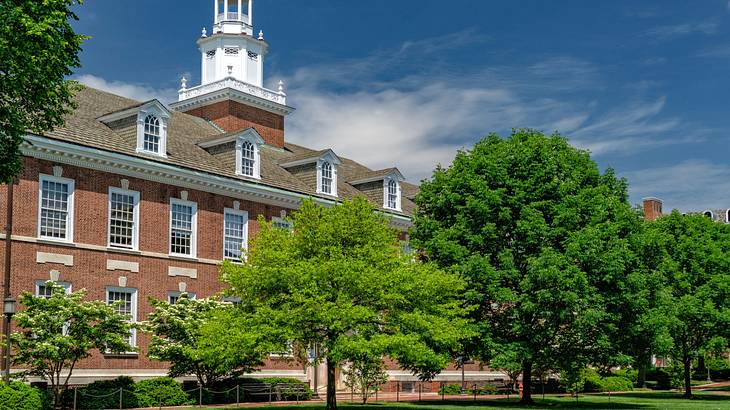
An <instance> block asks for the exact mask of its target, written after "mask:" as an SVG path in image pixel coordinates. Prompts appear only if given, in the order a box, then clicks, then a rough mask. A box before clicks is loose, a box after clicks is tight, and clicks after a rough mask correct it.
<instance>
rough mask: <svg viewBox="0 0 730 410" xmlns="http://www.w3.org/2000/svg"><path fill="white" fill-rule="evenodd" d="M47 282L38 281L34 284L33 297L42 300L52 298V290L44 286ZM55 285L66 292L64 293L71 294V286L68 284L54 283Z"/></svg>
mask: <svg viewBox="0 0 730 410" xmlns="http://www.w3.org/2000/svg"><path fill="white" fill-rule="evenodd" d="M46 283H47V282H45V281H42V280H39V281H36V283H35V295H36V296H38V297H42V298H50V297H51V296H53V293H52V291H53V288H52V287H50V286H48V285H47V284H46ZM56 285H61V286H63V288H64V289H65V290H66V293H67V294H68V293H71V284H70V283H68V282H56Z"/></svg>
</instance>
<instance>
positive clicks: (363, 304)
mask: <svg viewBox="0 0 730 410" xmlns="http://www.w3.org/2000/svg"><path fill="white" fill-rule="evenodd" d="M260 222H261V224H262V229H261V231H260V232H259V233H258V235H257V236H256V238H255V239H254V240H253V241H252V243H251V250H250V252H249V254H248V255H247V258H246V259H245V261H244V263H243V265H241V266H238V265H234V264H232V263H226V264H224V266H223V269H222V270H223V274H224V277H225V279H226V281H227V282H228V283H229V284H230V286H231V293H232V294H233V295H236V296H239V297H240V298H241V300H242V304H241V308H242V309H244V310H246V311H248V312H249V313H250V314H251V315H253V316H254V317H256V318H258V320H260V321H262V322H266V323H270V324H271V325H272V326H276V327H278V328H280V329H285V330H286V335H285V336H284V337H286V338H288V339H289V340H290V341H291V342H293V343H295V344H296V345H299V346H315V345H316V346H317V347H318V350H319V356H318V358H319V359H320V360H324V361H326V363H327V408H328V409H329V410H334V409H336V407H337V402H336V397H335V388H336V385H335V383H336V380H335V371H336V369H337V368H338V366H340V365H341V364H343V363H345V362H351V361H356V360H358V359H359V358H361V357H363V356H367V357H384V356H389V357H391V358H392V359H394V360H395V361H396V362H398V363H399V365H400V366H401V367H403V368H404V369H408V370H411V371H413V372H414V373H415V374H418V375H420V376H421V377H422V378H424V379H429V378H431V377H433V376H434V375H435V374H436V373H438V372H439V371H440V370H441V369H443V368H444V367H445V366H446V365H447V364H448V362H449V358H450V357H451V355H452V354H454V352H457V351H459V348H460V347H459V342H460V339H461V338H462V335H464V334H465V332H466V331H467V323H466V322H465V320H464V319H462V313H463V312H462V308H461V307H460V302H459V301H458V296H459V293H460V292H461V291H462V289H463V282H462V280H461V279H460V278H459V277H458V276H456V275H453V274H449V273H446V272H444V271H442V270H439V269H437V268H436V267H435V266H433V265H430V264H423V263H420V262H417V261H414V260H413V258H412V257H410V256H407V255H401V251H400V247H399V244H398V241H397V235H396V233H395V231H393V230H392V229H391V228H389V227H388V224H387V220H386V219H385V218H384V217H383V216H381V215H379V214H377V213H376V212H375V209H374V208H373V207H372V206H371V205H370V204H369V203H368V202H367V200H365V199H364V198H356V199H354V200H353V201H345V202H344V203H343V204H341V205H337V206H333V207H331V208H326V207H322V206H318V205H316V204H314V203H313V202H312V201H305V202H304V203H303V205H302V207H301V208H300V209H299V210H298V211H297V212H294V214H293V223H294V230H293V231H291V232H290V231H288V230H282V229H276V228H274V227H272V226H271V225H270V224H268V223H266V222H265V221H263V220H261V221H260Z"/></svg>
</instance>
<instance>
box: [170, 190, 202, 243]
mask: <svg viewBox="0 0 730 410" xmlns="http://www.w3.org/2000/svg"><path fill="white" fill-rule="evenodd" d="M173 204H177V205H182V206H189V207H191V208H192V219H191V230H192V234H191V235H190V255H186V254H181V253H174V252H173V251H172V205H173ZM168 223H169V225H168V228H169V229H168V234H167V240H168V242H169V243H168V245H169V246H168V248H167V249H168V251H169V253H170V256H175V257H181V258H197V255H198V204H197V203H195V202H192V201H183V200H182V199H177V198H170V211H169V218H168Z"/></svg>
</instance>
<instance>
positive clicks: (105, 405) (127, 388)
mask: <svg viewBox="0 0 730 410" xmlns="http://www.w3.org/2000/svg"><path fill="white" fill-rule="evenodd" d="M120 388H121V389H124V392H123V393H122V406H123V407H124V408H127V409H128V408H135V407H139V406H137V397H136V396H135V395H134V380H132V378H131V377H127V376H119V377H117V378H116V379H114V380H100V381H96V382H93V383H91V384H89V385H87V386H85V387H82V388H80V389H79V391H78V400H79V401H78V405H79V408H80V409H118V408H119V389H120Z"/></svg>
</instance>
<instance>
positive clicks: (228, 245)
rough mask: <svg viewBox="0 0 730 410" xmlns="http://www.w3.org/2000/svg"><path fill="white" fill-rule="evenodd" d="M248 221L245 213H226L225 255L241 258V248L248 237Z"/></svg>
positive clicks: (231, 257)
mask: <svg viewBox="0 0 730 410" xmlns="http://www.w3.org/2000/svg"><path fill="white" fill-rule="evenodd" d="M245 227H246V221H245V218H244V215H243V214H233V213H228V212H227V213H226V214H225V238H224V248H223V257H224V258H226V259H236V260H240V259H241V249H242V248H243V244H244V241H245V239H246V231H245Z"/></svg>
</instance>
